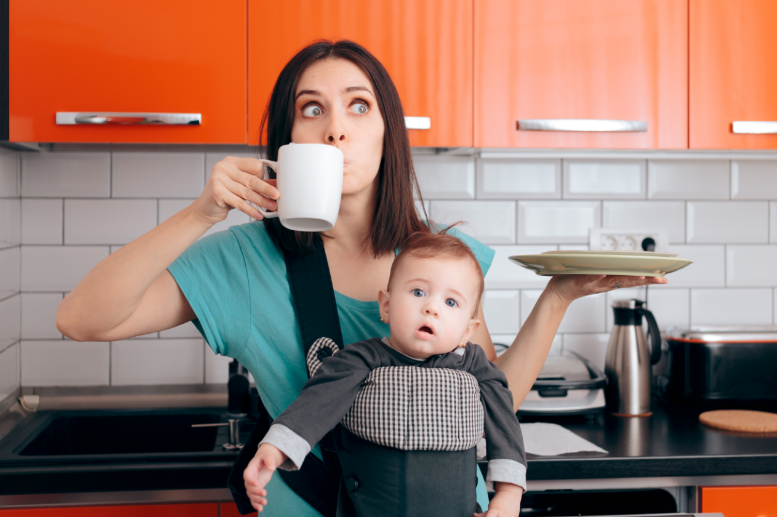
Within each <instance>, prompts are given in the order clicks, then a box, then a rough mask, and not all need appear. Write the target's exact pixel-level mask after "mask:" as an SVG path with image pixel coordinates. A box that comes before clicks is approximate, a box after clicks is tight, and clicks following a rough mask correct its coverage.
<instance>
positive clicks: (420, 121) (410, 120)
mask: <svg viewBox="0 0 777 517" xmlns="http://www.w3.org/2000/svg"><path fill="white" fill-rule="evenodd" d="M405 127H406V128H407V129H429V128H430V127H432V119H431V118H429V117H405Z"/></svg>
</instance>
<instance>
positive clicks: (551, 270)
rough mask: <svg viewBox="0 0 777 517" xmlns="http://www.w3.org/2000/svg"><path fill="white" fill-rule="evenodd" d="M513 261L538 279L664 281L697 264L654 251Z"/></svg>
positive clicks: (560, 253) (521, 257) (531, 257)
mask: <svg viewBox="0 0 777 517" xmlns="http://www.w3.org/2000/svg"><path fill="white" fill-rule="evenodd" d="M509 258H510V260H511V261H513V262H515V263H516V264H518V265H519V266H523V267H525V268H527V269H531V270H532V271H534V272H535V273H537V274H538V275H542V276H549V275H625V276H656V277H663V276H664V275H666V274H667V273H672V272H674V271H677V270H678V269H682V268H684V267H686V266H687V265H689V264H691V263H692V262H693V261H691V260H688V259H684V258H680V257H678V256H677V254H675V253H655V252H652V251H642V252H639V251H549V252H545V253H541V254H539V255H513V256H512V257H509Z"/></svg>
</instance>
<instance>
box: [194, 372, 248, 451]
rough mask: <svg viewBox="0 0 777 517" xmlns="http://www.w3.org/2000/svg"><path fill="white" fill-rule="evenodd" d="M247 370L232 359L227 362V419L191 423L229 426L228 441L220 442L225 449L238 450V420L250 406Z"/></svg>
mask: <svg viewBox="0 0 777 517" xmlns="http://www.w3.org/2000/svg"><path fill="white" fill-rule="evenodd" d="M249 389H250V383H249V381H248V370H246V368H245V367H244V366H243V365H242V364H240V363H239V362H237V359H233V360H232V362H230V363H229V380H228V381H227V392H228V398H227V413H226V416H227V421H226V422H219V423H215V424H192V427H221V426H229V441H228V442H227V443H224V444H222V447H224V449H226V450H230V451H231V450H240V449H242V448H243V444H242V443H240V422H241V421H243V420H244V419H245V418H246V417H247V416H248V412H249V409H250V407H251V394H250V392H249Z"/></svg>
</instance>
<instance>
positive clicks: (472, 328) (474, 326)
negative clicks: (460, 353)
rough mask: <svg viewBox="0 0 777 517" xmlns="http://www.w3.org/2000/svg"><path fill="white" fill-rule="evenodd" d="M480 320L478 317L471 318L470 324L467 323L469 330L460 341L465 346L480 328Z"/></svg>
mask: <svg viewBox="0 0 777 517" xmlns="http://www.w3.org/2000/svg"><path fill="white" fill-rule="evenodd" d="M480 324H481V322H480V320H478V319H474V318H473V319H471V320H469V324H468V325H467V331H466V332H465V333H464V336H463V337H462V338H461V343H459V345H460V346H464V345H466V344H467V341H469V338H471V337H472V336H473V335H474V334H475V332H477V331H478V329H479V328H480Z"/></svg>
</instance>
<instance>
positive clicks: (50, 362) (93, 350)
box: [21, 339, 110, 386]
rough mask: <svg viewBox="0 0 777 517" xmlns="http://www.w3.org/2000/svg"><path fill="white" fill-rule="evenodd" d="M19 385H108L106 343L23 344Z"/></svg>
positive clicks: (38, 342)
mask: <svg viewBox="0 0 777 517" xmlns="http://www.w3.org/2000/svg"><path fill="white" fill-rule="evenodd" d="M21 343H22V347H21V352H22V353H21V363H22V368H21V371H22V379H21V385H22V386H107V385H108V380H109V378H108V376H109V369H108V364H109V361H110V353H109V349H108V343H95V342H89V341H87V342H77V341H70V340H69V339H65V340H56V341H22V342H21Z"/></svg>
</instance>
